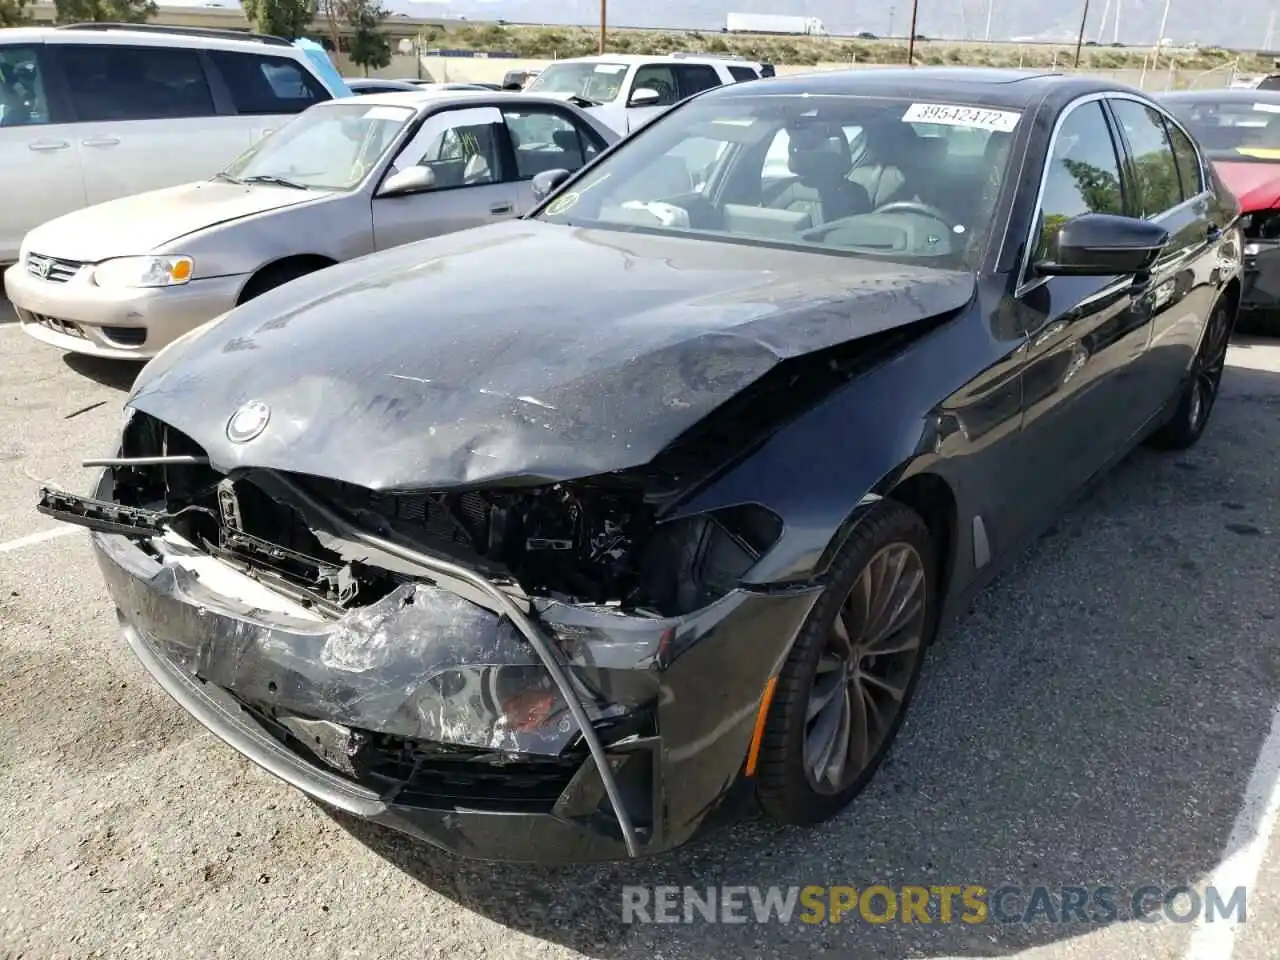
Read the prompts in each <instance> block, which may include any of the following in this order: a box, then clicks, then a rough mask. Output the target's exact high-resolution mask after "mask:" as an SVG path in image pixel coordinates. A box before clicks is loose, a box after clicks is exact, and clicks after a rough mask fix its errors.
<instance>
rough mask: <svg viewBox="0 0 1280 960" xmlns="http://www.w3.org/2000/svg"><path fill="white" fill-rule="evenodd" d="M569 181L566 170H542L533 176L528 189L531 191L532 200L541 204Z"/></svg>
mask: <svg viewBox="0 0 1280 960" xmlns="http://www.w3.org/2000/svg"><path fill="white" fill-rule="evenodd" d="M568 179H569V171H568V170H543V171H542V172H541V173H537V174H534V177H533V181H532V182H531V183H530V184H529V187H530V188H531V189H532V190H533V199H534V200H536V201H538V202H539V203H541V202H542V201H543V200H545V199H546V198H547V197H549V196H551V194H552V193H554V192H555V191H556V189H557V188H558V187H559V186H560V184H562V183H564V182H565V181H566V180H568Z"/></svg>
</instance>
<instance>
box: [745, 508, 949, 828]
mask: <svg viewBox="0 0 1280 960" xmlns="http://www.w3.org/2000/svg"><path fill="white" fill-rule="evenodd" d="M935 560H936V557H935V550H934V545H933V542H932V539H931V538H930V535H929V530H928V528H927V527H926V526H925V523H924V521H923V520H921V519H920V516H919V515H918V514H917V513H916V512H915V511H913V510H911V509H910V508H908V507H906V506H904V505H902V504H900V503H897V502H895V501H892V500H884V501H881V502H880V503H879V504H877V505H876V506H875V507H873V508H872V511H871V513H870V515H869V516H868V517H866V518H865V519H864V520H863V521H862V522H861V523H859V524H858V526H857V527H856V528H855V529H854V531H853V533H852V534H851V536H850V537H849V539H848V541H847V542H846V543H845V544H844V546H843V547H842V548H841V549H840V552H839V553H838V554H837V556H836V559H835V561H834V562H833V564H832V572H831V581H830V583H829V585H828V586H827V589H826V590H825V591H824V593H823V594H822V596H821V597H820V598H819V599H818V602H817V603H816V604H815V605H814V608H813V610H812V611H811V612H810V614H809V618H808V619H807V620H806V621H805V624H804V626H803V627H802V628H801V630H800V633H799V635H798V636H797V638H796V642H795V645H794V646H793V647H792V650H791V653H790V655H789V656H788V658H787V661H786V663H785V664H784V665H783V668H782V672H781V674H780V675H779V677H778V681H777V685H776V687H775V689H774V695H773V700H772V702H771V704H770V705H769V714H768V717H767V718H766V721H765V730H764V737H763V739H762V742H761V748H760V758H759V762H758V766H757V778H758V780H757V788H756V789H757V795H758V797H759V801H760V805H761V807H762V808H763V809H764V812H765V813H766V814H767V815H768V816H769V817H770V818H772V819H774V820H776V821H779V822H781V823H790V824H812V823H818V822H821V821H823V820H827V819H829V818H830V817H832V816H834V815H836V814H837V813H839V812H840V811H841V810H843V809H844V808H845V807H846V806H848V805H849V803H850V801H852V800H853V798H854V797H855V796H857V794H858V793H860V792H861V791H862V789H863V788H864V787H865V786H866V784H867V783H868V782H870V780H871V778H872V777H873V776H874V775H875V772H876V769H877V768H878V767H879V766H880V763H881V761H882V760H883V759H884V757H885V754H886V753H888V750H889V747H890V745H891V744H892V742H893V740H894V738H895V737H896V735H897V732H898V729H899V727H900V726H901V724H902V719H903V717H904V716H905V715H906V710H907V706H908V704H909V703H910V701H911V696H912V694H913V693H914V691H915V686H916V682H917V681H918V679H919V677H920V667H921V665H922V664H923V662H924V649H925V647H926V646H927V644H928V641H929V640H930V639H931V637H932V634H933V630H934V627H935V624H936V622H937V595H938V575H937V564H936V562H935Z"/></svg>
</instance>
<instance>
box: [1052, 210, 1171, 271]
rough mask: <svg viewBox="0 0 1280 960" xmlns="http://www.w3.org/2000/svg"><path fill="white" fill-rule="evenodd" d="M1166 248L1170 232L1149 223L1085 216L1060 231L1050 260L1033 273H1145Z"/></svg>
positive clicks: (1094, 215)
mask: <svg viewBox="0 0 1280 960" xmlns="http://www.w3.org/2000/svg"><path fill="white" fill-rule="evenodd" d="M1168 244H1169V231H1168V230H1166V229H1165V228H1164V227H1161V226H1159V225H1157V224H1154V223H1152V222H1151V221H1149V220H1137V219H1134V218H1133V217H1117V216H1113V215H1111V214H1108V213H1085V214H1081V215H1080V216H1078V217H1073V218H1071V219H1070V220H1068V221H1067V222H1066V223H1064V224H1063V225H1062V226H1061V228H1059V230H1058V235H1057V237H1056V238H1055V240H1054V244H1053V246H1054V247H1055V249H1054V250H1052V251H1050V254H1051V258H1050V259H1047V260H1042V261H1040V262H1039V263H1037V264H1036V267H1035V269H1036V272H1037V273H1040V274H1043V275H1044V276H1050V277H1052V276H1059V277H1112V276H1119V275H1122V274H1126V273H1146V272H1147V271H1148V270H1150V269H1151V266H1152V264H1154V263H1155V262H1156V258H1158V257H1159V256H1160V251H1162V250H1163V249H1164V248H1165V247H1166V246H1168Z"/></svg>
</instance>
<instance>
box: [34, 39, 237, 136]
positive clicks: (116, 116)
mask: <svg viewBox="0 0 1280 960" xmlns="http://www.w3.org/2000/svg"><path fill="white" fill-rule="evenodd" d="M51 52H52V53H53V54H54V55H55V56H56V57H57V58H58V60H59V62H60V63H61V64H62V70H63V72H64V73H65V74H66V77H67V88H68V90H69V91H70V92H71V107H72V109H73V110H74V111H75V116H76V119H77V120H80V121H82V122H93V121H104V120H109V121H122V120H160V119H179V118H182V117H210V116H213V115H214V114H215V112H216V111H215V110H214V107H213V95H212V94H211V93H210V91H209V85H208V83H207V82H206V80H205V75H204V68H203V67H201V65H200V54H199V53H198V52H197V51H195V50H186V49H181V50H179V49H173V48H169V47H153V46H126V45H124V44H119V45H117V44H84V45H80V44H57V45H55V46H52V47H51Z"/></svg>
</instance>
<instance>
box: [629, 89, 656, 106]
mask: <svg viewBox="0 0 1280 960" xmlns="http://www.w3.org/2000/svg"><path fill="white" fill-rule="evenodd" d="M661 99H662V94H660V93H659V92H658V91H657V90H654V89H653V88H652V87H641V88H640V89H639V90H636V91H635V92H633V93H632V94H631V99H630V100H628V101H627V106H628V107H652V106H656V105H657V103H658V101H659V100H661Z"/></svg>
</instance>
